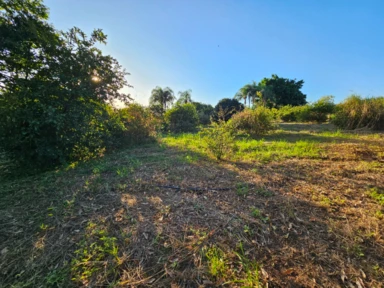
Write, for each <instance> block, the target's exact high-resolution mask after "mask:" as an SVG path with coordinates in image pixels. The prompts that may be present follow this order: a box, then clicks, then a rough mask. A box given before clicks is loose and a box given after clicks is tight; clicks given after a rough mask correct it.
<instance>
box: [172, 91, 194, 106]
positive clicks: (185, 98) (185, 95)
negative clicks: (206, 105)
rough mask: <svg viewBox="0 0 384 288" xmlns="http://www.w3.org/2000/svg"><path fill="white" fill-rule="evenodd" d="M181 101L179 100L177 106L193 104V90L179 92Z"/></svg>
mask: <svg viewBox="0 0 384 288" xmlns="http://www.w3.org/2000/svg"><path fill="white" fill-rule="evenodd" d="M178 94H179V95H180V96H179V99H177V102H176V104H187V103H192V90H191V89H189V90H185V91H179V93H178Z"/></svg>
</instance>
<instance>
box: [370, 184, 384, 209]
mask: <svg viewBox="0 0 384 288" xmlns="http://www.w3.org/2000/svg"><path fill="white" fill-rule="evenodd" d="M368 192H369V196H370V197H371V198H372V199H374V200H376V201H377V203H379V204H380V205H382V206H384V190H381V191H380V189H379V188H377V187H373V188H371V189H370V190H369V191H368Z"/></svg>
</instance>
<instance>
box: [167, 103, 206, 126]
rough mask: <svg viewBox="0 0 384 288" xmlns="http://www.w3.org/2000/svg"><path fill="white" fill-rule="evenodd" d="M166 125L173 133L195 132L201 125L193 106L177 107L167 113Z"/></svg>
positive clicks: (188, 104) (183, 105)
mask: <svg viewBox="0 0 384 288" xmlns="http://www.w3.org/2000/svg"><path fill="white" fill-rule="evenodd" d="M164 118H165V123H166V124H167V125H168V128H169V130H170V131H171V132H176V133H179V132H193V131H195V130H196V128H197V125H198V124H199V117H198V115H197V111H196V108H195V106H194V105H193V104H191V103H187V104H182V105H176V106H175V107H173V108H171V109H169V110H168V111H167V112H166V113H165V116H164Z"/></svg>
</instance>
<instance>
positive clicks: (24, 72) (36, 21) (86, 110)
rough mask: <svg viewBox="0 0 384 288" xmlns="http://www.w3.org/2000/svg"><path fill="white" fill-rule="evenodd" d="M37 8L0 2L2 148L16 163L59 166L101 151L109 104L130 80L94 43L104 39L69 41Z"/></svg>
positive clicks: (25, 2) (25, 1)
mask: <svg viewBox="0 0 384 288" xmlns="http://www.w3.org/2000/svg"><path fill="white" fill-rule="evenodd" d="M47 11H48V10H47V8H46V7H45V6H44V5H43V4H42V1H39V0H6V1H0V83H1V84H0V137H1V139H0V145H1V146H2V148H3V149H4V150H5V151H6V152H8V154H9V155H10V156H14V157H15V158H18V159H23V160H30V161H33V162H36V163H40V164H43V165H44V164H48V165H49V164H54V163H59V162H64V161H67V160H68V159H70V158H71V159H73V158H77V159H79V158H84V153H88V152H89V153H91V152H92V151H96V150H100V149H103V147H104V145H105V141H104V140H103V137H106V135H108V133H110V132H109V128H110V127H109V124H110V123H108V119H109V117H108V115H109V113H110V109H109V108H108V107H107V105H106V103H107V102H108V101H112V100H114V99H119V100H121V101H124V102H127V101H128V100H129V99H130V98H129V95H125V94H122V93H120V92H119V91H120V89H121V88H123V87H124V86H126V85H127V82H126V80H125V78H124V77H125V75H126V74H127V73H126V72H125V71H124V70H123V69H122V68H121V66H120V65H119V64H118V62H117V61H116V60H115V59H114V58H112V57H111V56H109V55H103V54H102V52H101V50H100V49H98V48H96V46H95V45H96V43H97V42H99V43H105V42H106V35H105V34H104V33H103V32H102V31H101V30H95V31H94V32H93V33H92V35H91V37H89V38H88V37H87V36H86V35H85V34H84V33H83V32H82V31H81V30H80V29H78V28H73V29H71V30H70V31H69V32H67V33H62V32H59V31H57V30H55V29H54V28H53V27H52V26H51V25H49V24H48V22H47V19H48V12H47Z"/></svg>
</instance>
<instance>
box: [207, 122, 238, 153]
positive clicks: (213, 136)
mask: <svg viewBox="0 0 384 288" xmlns="http://www.w3.org/2000/svg"><path fill="white" fill-rule="evenodd" d="M200 136H201V137H202V138H203V141H204V143H205V145H206V147H207V149H208V151H210V152H211V153H212V154H213V156H215V158H216V159H218V160H220V159H222V158H223V157H224V156H226V155H228V154H229V153H231V152H232V151H233V150H234V149H235V137H236V133H235V130H234V129H233V126H232V125H231V123H230V122H225V121H224V120H219V121H218V122H212V124H211V126H210V127H207V128H204V129H202V131H201V132H200Z"/></svg>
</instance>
